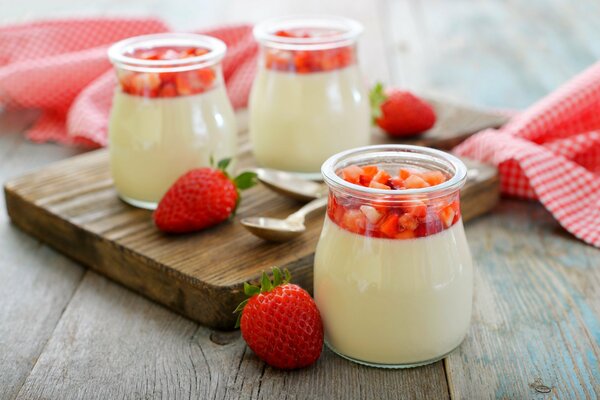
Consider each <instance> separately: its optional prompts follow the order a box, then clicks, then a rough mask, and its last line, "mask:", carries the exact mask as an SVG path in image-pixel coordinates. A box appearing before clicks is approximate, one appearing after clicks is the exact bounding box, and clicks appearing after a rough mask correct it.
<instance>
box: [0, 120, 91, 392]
mask: <svg viewBox="0 0 600 400" xmlns="http://www.w3.org/2000/svg"><path fill="white" fill-rule="evenodd" d="M33 116H34V115H33V114H32V113H29V112H26V113H10V114H7V113H4V114H2V113H0V132H1V134H0V181H4V180H5V179H7V178H8V177H10V176H14V175H18V174H22V173H23V172H25V171H27V170H30V169H32V168H36V167H40V166H42V165H44V164H47V163H49V162H51V161H54V160H57V159H60V158H63V157H66V156H68V155H72V154H75V153H76V151H74V150H73V149H65V148H64V147H59V146H55V145H41V146H40V145H34V144H31V143H28V142H26V141H25V139H24V138H23V136H22V135H21V134H20V131H21V130H22V129H23V128H24V127H25V126H27V125H29V124H30V123H31V121H32V117H33ZM2 198H3V194H0V238H1V240H0V254H1V256H0V365H2V368H0V398H3V399H10V398H13V397H14V396H16V394H17V392H18V391H19V390H20V388H21V386H22V385H23V382H25V379H26V377H27V376H28V375H29V373H30V371H31V369H32V368H33V365H34V364H35V362H36V360H37V358H38V356H39V355H40V354H41V353H42V351H43V349H44V346H45V345H46V343H47V340H48V338H49V337H50V335H51V334H52V332H53V331H54V328H55V327H56V324H57V323H58V320H59V319H60V317H61V315H62V312H63V310H64V309H65V307H66V305H67V304H68V302H69V300H70V299H71V297H72V295H73V293H74V291H75V289H76V288H77V286H78V285H79V282H80V280H81V279H82V277H83V274H84V269H83V268H81V267H80V266H79V265H77V264H75V263H73V262H72V261H70V260H68V259H67V258H65V257H64V256H62V255H60V254H58V253H56V252H54V251H53V250H51V249H49V248H48V247H47V246H45V245H42V244H41V243H40V242H38V241H37V240H35V239H32V238H31V237H29V236H27V235H25V234H24V233H23V232H21V231H19V230H18V229H16V228H15V227H14V226H12V225H11V224H10V223H9V220H8V218H7V215H6V213H5V208H4V201H2Z"/></svg>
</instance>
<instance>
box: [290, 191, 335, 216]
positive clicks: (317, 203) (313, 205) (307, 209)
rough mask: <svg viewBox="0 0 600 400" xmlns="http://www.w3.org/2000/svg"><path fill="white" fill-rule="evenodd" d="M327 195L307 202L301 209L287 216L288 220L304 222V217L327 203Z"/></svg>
mask: <svg viewBox="0 0 600 400" xmlns="http://www.w3.org/2000/svg"><path fill="white" fill-rule="evenodd" d="M327 197H328V196H324V197H321V198H319V199H315V200H313V201H311V202H309V203H307V204H305V205H304V206H303V207H302V208H301V209H299V210H298V211H296V212H295V213H293V214H291V215H290V216H289V217H287V218H286V220H288V221H294V222H304V218H305V217H306V216H307V215H308V214H310V213H311V212H313V211H317V210H320V209H321V208H323V207H325V206H326V205H327V200H328V198H327Z"/></svg>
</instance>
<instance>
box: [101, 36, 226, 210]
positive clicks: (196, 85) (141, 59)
mask: <svg viewBox="0 0 600 400" xmlns="http://www.w3.org/2000/svg"><path fill="white" fill-rule="evenodd" d="M225 51H226V46H225V43H223V42H222V41H221V40H218V39H216V38H213V37H209V36H203V35H195V34H179V33H165V34H156V35H145V36H138V37H134V38H130V39H126V40H123V41H120V42H118V43H116V44H114V45H113V46H111V47H110V49H109V51H108V54H109V57H110V60H111V62H112V63H113V65H114V67H115V70H116V73H117V78H118V85H117V88H116V90H115V94H114V98H113V104H112V109H111V114H110V122H109V152H110V168H111V173H112V177H113V180H114V184H115V187H116V190H117V192H118V194H119V196H120V197H121V198H122V199H123V200H125V201H126V202H128V203H130V204H132V205H134V206H137V207H142V208H148V209H153V208H156V205H157V204H158V202H159V201H160V199H161V198H162V196H163V195H164V193H165V192H166V191H167V189H168V188H169V187H170V186H171V185H172V184H173V183H174V182H175V180H176V179H177V178H178V177H179V176H181V175H183V174H184V173H185V172H187V171H188V170H190V169H192V168H196V167H201V166H208V165H209V164H210V160H211V159H212V160H215V161H218V160H222V159H224V158H232V157H234V156H235V152H236V141H237V129H236V123H235V116H234V113H233V109H232V107H231V103H230V102H229V98H228V97H227V93H226V91H225V86H224V83H223V75H222V72H221V60H222V58H223V56H224V55H225Z"/></svg>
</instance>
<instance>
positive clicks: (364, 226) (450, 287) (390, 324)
mask: <svg viewBox="0 0 600 400" xmlns="http://www.w3.org/2000/svg"><path fill="white" fill-rule="evenodd" d="M350 165H358V166H365V165H376V166H378V167H379V168H380V169H385V171H387V172H389V173H390V174H391V175H392V176H397V174H398V173H399V171H400V169H401V168H402V169H408V170H412V171H414V172H418V173H419V172H427V171H440V172H442V173H443V174H444V176H445V177H446V178H447V180H446V181H445V182H443V183H440V184H438V185H435V186H430V187H424V188H419V189H402V190H384V189H374V188H370V187H364V186H360V185H356V184H353V183H349V182H347V181H346V180H344V179H342V178H341V177H340V171H341V170H342V169H343V168H345V167H347V166H350ZM400 173H401V172H400ZM322 174H323V178H324V180H325V182H326V183H327V185H328V186H329V201H328V206H327V207H328V208H327V215H326V217H325V223H324V226H323V231H322V233H321V237H320V240H319V243H318V246H317V250H316V254H315V266H314V295H315V301H316V303H317V306H318V307H319V310H320V312H321V315H322V317H323V323H324V327H325V339H326V343H327V344H328V346H329V347H330V348H331V349H332V350H333V351H334V352H336V353H338V354H339V355H341V356H343V357H346V358H348V359H350V360H352V361H355V362H358V363H362V364H367V365H372V366H378V367H387V368H403V367H413V366H418V365H424V364H429V363H432V362H434V361H437V360H439V359H441V358H443V357H444V356H446V355H447V354H448V353H450V352H451V351H452V350H454V349H455V348H456V347H458V346H459V345H460V343H461V342H462V340H463V339H464V337H465V335H466V333H467V331H468V329H469V323H470V318H471V302H472V293H473V267H472V261H471V255H470V252H469V247H468V245H467V241H466V238H465V233H464V229H463V224H462V219H461V217H460V207H459V189H460V188H461V187H462V186H463V184H464V182H465V180H466V176H467V169H466V167H465V165H464V164H463V163H462V162H461V161H460V160H459V159H458V158H456V157H454V156H452V155H450V154H447V153H444V152H442V151H438V150H433V149H429V148H425V147H418V146H408V145H382V146H368V147H363V148H358V149H353V150H349V151H345V152H342V153H340V154H337V155H335V156H333V157H331V158H329V159H328V160H327V161H326V162H325V163H324V164H323V167H322ZM407 221H408V222H407ZM384 227H385V228H386V229H384ZM390 228H391V229H390Z"/></svg>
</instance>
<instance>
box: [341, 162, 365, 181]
mask: <svg viewBox="0 0 600 400" xmlns="http://www.w3.org/2000/svg"><path fill="white" fill-rule="evenodd" d="M362 173H363V170H362V168H361V167H359V166H358V165H351V166H349V167H346V168H344V169H343V170H342V178H344V180H346V181H348V182H350V183H355V184H357V185H360V176H361V174H362Z"/></svg>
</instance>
